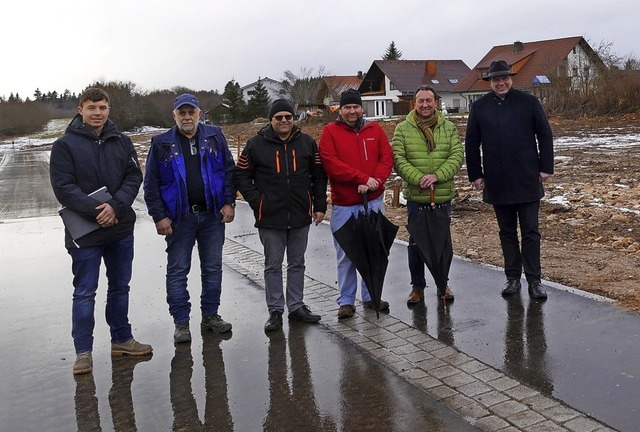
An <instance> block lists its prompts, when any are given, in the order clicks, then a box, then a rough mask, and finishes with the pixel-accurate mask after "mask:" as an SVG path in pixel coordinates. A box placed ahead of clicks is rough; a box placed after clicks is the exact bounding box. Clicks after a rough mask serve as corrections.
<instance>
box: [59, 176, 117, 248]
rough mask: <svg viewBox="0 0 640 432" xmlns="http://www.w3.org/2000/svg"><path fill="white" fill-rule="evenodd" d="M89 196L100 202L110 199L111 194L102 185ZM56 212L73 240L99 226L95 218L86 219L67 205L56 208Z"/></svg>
mask: <svg viewBox="0 0 640 432" xmlns="http://www.w3.org/2000/svg"><path fill="white" fill-rule="evenodd" d="M89 196H90V197H91V198H93V199H96V200H98V201H100V202H101V203H105V202H107V201H109V200H110V199H111V194H110V193H109V191H108V190H107V187H106V186H102V187H101V188H100V189H98V190H96V191H93V192H91V193H90V194H89ZM58 214H59V215H60V216H61V217H62V222H63V223H64V226H65V227H66V228H67V230H68V231H69V234H71V238H73V239H74V240H78V239H79V238H80V237H82V236H85V235H87V234H89V233H90V232H93V231H95V230H97V229H98V228H100V225H98V223H97V222H96V221H95V219H94V220H89V219H86V218H84V217H83V216H81V215H80V214H78V213H76V212H74V211H73V210H71V209H70V208H68V207H62V208H61V209H60V210H58Z"/></svg>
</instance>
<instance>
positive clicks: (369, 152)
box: [318, 120, 393, 206]
mask: <svg viewBox="0 0 640 432" xmlns="http://www.w3.org/2000/svg"><path fill="white" fill-rule="evenodd" d="M318 145H319V147H320V158H321V159H322V166H323V168H324V170H325V172H326V173H327V175H328V176H329V183H330V185H331V202H332V203H333V204H337V205H342V206H349V205H355V204H361V203H362V195H361V194H359V193H358V185H362V184H366V183H367V180H369V177H373V178H374V179H376V180H377V181H378V183H380V187H379V188H378V189H376V190H375V191H373V192H369V193H368V197H369V200H373V199H375V198H378V197H379V196H380V195H382V193H383V192H384V182H385V181H387V178H388V177H389V174H391V168H392V167H393V150H392V149H391V145H390V144H389V140H388V139H387V135H386V134H385V133H384V130H382V128H381V127H380V125H379V124H378V123H374V122H365V124H364V125H363V126H362V127H361V128H360V130H359V131H357V132H356V131H355V129H352V128H350V127H349V126H347V125H346V124H345V123H344V122H342V121H340V120H336V121H335V122H333V123H329V124H328V125H326V126H325V127H324V129H323V130H322V135H321V136H320V142H319V143H318Z"/></svg>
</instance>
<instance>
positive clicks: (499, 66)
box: [482, 60, 516, 81]
mask: <svg viewBox="0 0 640 432" xmlns="http://www.w3.org/2000/svg"><path fill="white" fill-rule="evenodd" d="M515 74H516V73H515V72H512V71H511V68H510V67H509V65H508V64H507V62H506V61H504V60H498V61H493V62H491V64H490V65H489V71H488V72H487V74H486V75H485V76H483V77H482V79H483V80H485V81H489V80H490V79H491V78H493V77H498V76H505V75H510V76H513V75H515Z"/></svg>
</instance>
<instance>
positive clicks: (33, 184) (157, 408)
mask: <svg viewBox="0 0 640 432" xmlns="http://www.w3.org/2000/svg"><path fill="white" fill-rule="evenodd" d="M47 160H48V155H47V154H46V153H42V152H24V153H19V154H18V153H16V154H13V155H11V156H10V157H6V155H5V159H4V160H3V161H2V162H1V168H0V199H1V200H2V201H1V202H2V205H3V207H2V211H1V212H0V239H1V240H0V242H1V243H0V263H1V265H2V271H1V273H2V284H1V287H0V302H1V304H2V306H3V313H2V314H0V328H1V329H2V330H1V331H0V344H1V346H3V347H4V348H5V349H4V350H3V353H2V354H0V364H1V370H2V375H1V377H0V430H2V431H34V430H46V431H70V430H80V431H98V430H104V431H107V430H120V431H135V430H139V431H169V430H181V431H198V430H216V431H258V430H266V431H299V430H305V431H332V430H335V431H339V430H344V431H366V430H372V431H374V430H375V431H415V430H433V431H450V430H456V431H457V430H462V431H464V430H476V429H475V428H473V427H471V426H470V425H469V423H467V422H465V421H464V420H462V419H461V418H460V417H459V416H458V415H456V414H454V413H453V412H452V411H450V410H449V409H448V408H447V407H446V406H444V405H443V404H441V403H438V402H436V401H435V400H434V399H433V398H432V397H430V396H428V395H427V394H425V393H424V392H422V391H420V390H418V389H416V388H415V387H414V386H412V385H411V384H409V383H408V382H407V381H405V380H404V379H402V378H400V377H399V376H398V375H396V374H395V373H394V372H392V371H391V370H389V369H388V368H386V367H384V366H383V365H381V364H380V363H378V362H376V361H375V360H373V359H371V358H370V357H369V356H367V355H366V354H364V353H363V352H361V351H359V350H358V349H357V348H355V347H354V346H353V345H352V344H350V343H349V342H347V341H345V340H344V339H342V338H340V337H339V336H337V335H336V334H334V333H333V332H331V331H330V330H328V329H326V328H325V327H323V326H319V325H306V324H301V323H291V324H289V323H287V322H286V320H285V325H284V329H283V331H282V332H278V333H276V334H274V335H272V336H267V335H265V333H264V332H263V330H262V327H263V324H264V321H265V320H266V318H267V311H266V307H265V304H264V291H263V289H262V288H261V287H259V286H257V285H256V284H255V283H253V282H251V281H250V280H249V279H247V278H246V277H245V276H244V275H242V274H240V273H238V272H236V271H234V270H232V269H230V268H229V267H227V266H225V268H224V281H223V284H224V285H223V296H222V306H221V309H220V313H221V315H222V316H223V317H224V318H225V319H226V320H227V321H230V322H231V323H232V324H233V326H234V327H233V331H232V333H231V334H229V335H214V334H211V333H205V334H201V332H200V329H199V326H198V325H197V324H198V323H199V319H200V313H199V310H198V308H197V306H196V307H195V308H194V310H193V312H192V326H191V327H192V334H193V337H194V340H193V341H192V343H191V344H187V345H180V346H174V344H173V340H172V333H173V325H172V321H171V318H170V316H169V314H168V310H167V306H166V303H165V299H164V260H165V253H164V240H163V239H162V238H161V237H159V236H157V235H156V234H155V229H154V227H153V223H152V222H151V221H150V220H149V219H148V218H146V217H144V216H141V217H140V218H139V221H138V223H137V226H136V232H135V235H136V251H135V253H136V258H135V261H134V277H133V280H132V282H131V287H132V289H131V298H130V315H129V316H130V321H131V322H132V325H133V331H134V336H135V337H136V338H137V339H138V340H140V341H143V342H145V343H151V344H152V345H153V347H154V354H153V356H152V357H146V358H140V359H135V358H116V359H113V360H112V358H111V357H110V352H109V333H108V327H107V326H106V324H105V322H104V318H103V314H104V312H103V306H104V293H105V291H106V287H105V281H104V275H103V277H102V278H101V285H100V288H99V290H98V295H97V304H96V329H95V332H94V336H95V344H94V372H93V373H92V374H89V375H83V376H78V377H74V376H73V375H72V373H71V367H72V364H73V360H74V359H75V354H74V352H73V345H72V340H71V336H70V314H71V270H70V264H71V259H70V257H69V256H68V254H67V253H66V251H65V249H64V246H63V235H64V233H63V228H62V223H61V221H60V219H59V217H58V216H56V212H55V210H56V208H57V206H58V204H57V203H56V202H55V199H54V198H53V195H52V194H51V193H50V186H49V183H48V168H47ZM25 171H27V172H25ZM134 206H135V207H136V209H137V210H139V214H140V215H144V206H143V204H142V202H136V203H135V205H134ZM195 261H196V262H194V268H197V260H195ZM195 274H196V275H197V273H195ZM191 285H192V286H193V288H192V297H195V298H196V299H197V289H198V286H199V281H198V278H197V277H193V278H192V281H191ZM194 293H195V294H194ZM196 303H197V301H196Z"/></svg>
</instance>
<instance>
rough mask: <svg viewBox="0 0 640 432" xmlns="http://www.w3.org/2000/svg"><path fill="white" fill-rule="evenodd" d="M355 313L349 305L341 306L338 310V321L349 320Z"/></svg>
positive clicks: (354, 309)
mask: <svg viewBox="0 0 640 432" xmlns="http://www.w3.org/2000/svg"><path fill="white" fill-rule="evenodd" d="M354 313H356V308H355V307H353V306H351V305H342V306H340V308H339V309H338V319H339V320H341V319H346V318H351V317H352V316H353V314H354Z"/></svg>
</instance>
